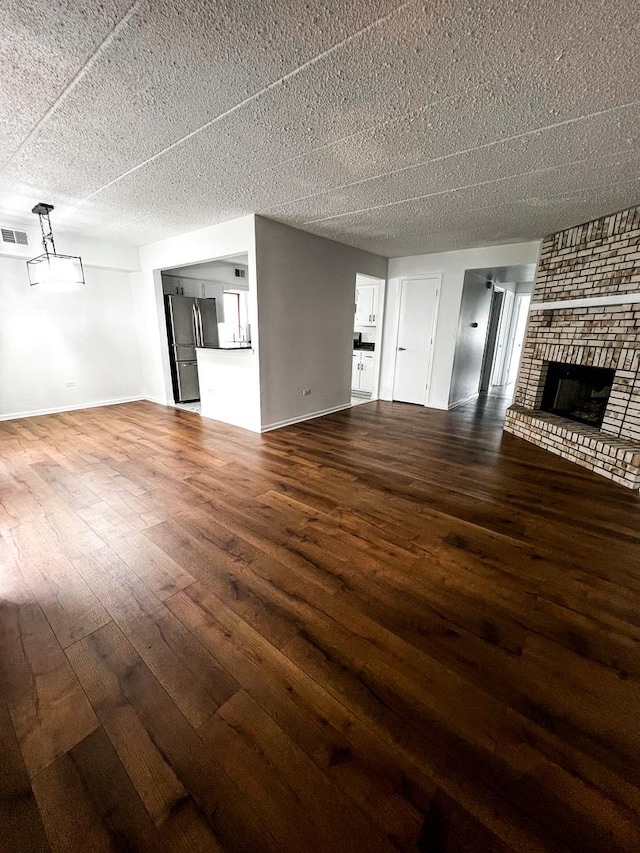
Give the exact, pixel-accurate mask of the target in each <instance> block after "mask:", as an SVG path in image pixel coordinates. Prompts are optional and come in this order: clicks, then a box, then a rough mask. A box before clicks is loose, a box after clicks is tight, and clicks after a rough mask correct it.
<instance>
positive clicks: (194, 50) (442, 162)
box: [0, 0, 640, 257]
mask: <svg viewBox="0 0 640 853" xmlns="http://www.w3.org/2000/svg"><path fill="white" fill-rule="evenodd" d="M638 22H639V19H638V8H637V0H615V2H608V3H605V4H604V5H603V2H602V0H535V2H532V1H531V0H529V2H517V0H509V2H505V0H483V2H477V3H473V2H467V3H462V2H460V0H433V2H428V3H427V2H424V0H411V2H402V1H401V0H358V2H351V3H349V2H344V0H307V2H297V0H269V2H264V0H217V2H215V3H212V2H210V0H158V2H154V0H136V2H133V0H101V2H99V3H79V2H77V0H76V2H72V0H47V2H45V1H44V0H5V2H3V4H2V11H1V12H0V32H1V34H2V37H1V40H2V50H1V51H0V72H1V73H2V86H0V163H1V165H2V167H3V170H2V171H0V206H2V207H4V206H5V205H6V207H7V209H11V210H12V211H23V212H24V214H26V215H27V217H28V211H29V210H30V209H31V207H32V206H33V204H34V203H35V202H37V201H40V200H41V199H44V200H46V201H50V202H51V203H52V204H54V205H56V223H57V226H58V227H59V228H64V229H66V230H78V231H81V232H83V233H87V234H92V235H95V234H97V233H99V234H100V235H101V236H103V237H104V238H105V239H112V240H122V241H124V242H128V243H134V244H136V245H139V244H141V243H147V242H152V241H155V240H159V239H163V238H165V237H170V236H173V235H175V234H179V233H184V232H186V231H190V230H192V229H195V228H201V227H204V226H208V225H212V224H214V223H218V222H223V221H225V220H229V219H233V218H234V217H237V216H243V215H245V214H249V213H258V214H261V215H263V216H267V217H270V218H272V219H277V220H280V221H282V222H285V223H287V224H289V225H293V226H294V227H297V228H302V229H304V230H307V231H312V232H314V233H317V234H320V235H321V236H325V237H330V238H333V239H336V240H339V241H342V242H345V243H349V244H351V245H354V246H357V247H359V248H361V249H365V250H368V251H371V252H374V253H376V254H381V255H384V256H389V257H394V256H402V255H412V254H422V253H424V252H439V251H446V250H450V249H466V248H471V247H474V246H486V245H488V244H492V243H503V242H511V243H513V242H523V241H528V240H534V239H535V240H538V239H540V238H541V237H543V236H544V235H545V234H548V233H550V232H552V231H559V230H560V229H561V228H565V227H567V226H568V225H571V224H573V223H575V222H580V221H583V220H585V219H590V218H592V217H594V216H600V215H602V214H604V213H607V212H609V211H611V210H617V209H620V208H623V207H628V206H629V205H632V204H637V202H638V197H639V193H640V169H639V166H640V121H639V117H640V104H639V101H638V97H639V96H638V92H640V56H639V53H640V48H639V45H640V38H639V37H638ZM13 222H14V219H13V218H12V217H6V216H3V220H2V224H3V225H4V224H6V225H11V224H12V223H13ZM16 224H18V223H16Z"/></svg>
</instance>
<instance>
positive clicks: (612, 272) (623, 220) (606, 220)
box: [505, 207, 640, 489]
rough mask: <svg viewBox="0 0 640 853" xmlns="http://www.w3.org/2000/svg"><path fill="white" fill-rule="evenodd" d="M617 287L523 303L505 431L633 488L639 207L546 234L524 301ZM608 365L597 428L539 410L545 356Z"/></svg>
mask: <svg viewBox="0 0 640 853" xmlns="http://www.w3.org/2000/svg"><path fill="white" fill-rule="evenodd" d="M616 293H617V294H620V298H621V302H620V303H619V304H614V305H586V306H582V307H576V308H566V307H565V308H556V309H553V308H547V309H543V310H537V311H536V310H533V311H532V313H531V315H530V317H529V323H528V326H527V333H526V339H525V343H524V346H523V355H522V361H521V364H520V371H519V374H518V383H517V388H516V394H515V399H514V405H513V406H512V407H511V408H510V409H509V410H508V412H507V419H506V422H505V430H506V431H507V432H511V433H513V434H514V435H517V436H519V437H520V438H524V439H526V440H527V441H531V442H533V443H534V444H538V445H539V446H541V447H544V448H546V449H547V450H550V451H551V452H552V453H556V454H557V455H559V456H562V457H564V458H565V459H569V460H570V461H572V462H576V463H577V464H579V465H583V466H584V467H586V468H590V469H591V470H593V471H595V472H597V473H599V474H602V475H603V476H605V477H609V478H610V479H612V480H615V481H616V482H618V483H620V484H621V485H624V486H627V487H629V488H634V489H637V488H640V303H638V302H626V303H625V302H624V296H625V295H627V294H634V295H635V294H637V293H640V208H638V207H635V208H630V209H628V210H624V211H621V212H619V213H616V214H612V215H610V216H605V217H602V218H601V219H598V220H595V221H594V222H589V223H585V224H584V225H580V226H577V227H576V228H570V229H567V230H565V231H562V232H559V233H557V234H553V235H551V236H549V237H546V238H545V240H544V241H543V244H542V254H541V260H540V264H539V267H538V271H537V273H536V281H535V285H534V292H533V297H532V306H535V303H540V302H545V303H548V302H553V301H560V300H564V299H570V298H579V299H583V300H584V299H590V298H594V297H596V298H597V297H600V296H603V295H611V294H616ZM551 361H557V362H563V363H565V364H583V365H588V366H591V367H606V368H611V369H613V370H615V378H614V383H613V387H612V390H611V396H610V397H609V402H608V404H607V409H606V412H605V417H604V421H603V424H602V428H601V429H599V430H598V429H596V428H594V427H590V426H583V425H581V424H576V423H573V422H572V421H569V420H566V419H565V418H561V417H559V416H557V415H553V414H549V413H547V412H541V411H539V407H540V404H541V401H542V392H543V388H544V383H545V379H546V375H547V367H548V364H549V362H551Z"/></svg>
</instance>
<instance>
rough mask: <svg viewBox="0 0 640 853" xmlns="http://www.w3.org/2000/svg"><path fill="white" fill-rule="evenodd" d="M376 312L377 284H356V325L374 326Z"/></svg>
mask: <svg viewBox="0 0 640 853" xmlns="http://www.w3.org/2000/svg"><path fill="white" fill-rule="evenodd" d="M377 314H378V287H377V285H358V286H357V287H356V316H355V325H356V326H375V325H376V322H377Z"/></svg>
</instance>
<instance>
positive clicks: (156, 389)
mask: <svg viewBox="0 0 640 853" xmlns="http://www.w3.org/2000/svg"><path fill="white" fill-rule="evenodd" d="M254 222H255V217H254V216H243V217H241V218H239V219H233V220H231V221H229V222H223V223H221V224H219V225H211V226H209V227H207V228H201V229H199V230H197V231H190V232H188V233H186V234H180V235H178V236H177V237H171V238H168V239H166V240H160V241H159V242H157V243H150V244H148V245H146V246H142V247H141V248H140V268H141V272H140V274H139V275H134V276H133V279H134V302H135V310H136V321H137V326H138V335H139V340H140V350H141V353H142V380H143V393H144V395H145V396H146V397H148V398H149V399H151V400H155V401H156V402H159V403H164V404H170V403H172V402H173V392H172V389H171V371H170V367H169V350H168V342H167V331H166V325H165V319H164V304H163V299H162V280H161V271H162V270H163V269H175V268H177V267H186V266H189V265H191V264H196V263H204V262H207V261H211V260H215V259H217V258H224V257H225V256H228V255H239V254H242V253H246V254H247V257H248V277H249V283H250V284H249V316H250V322H251V328H252V337H253V339H254V341H255V342H256V344H257V340H256V338H257V337H258V331H257V329H258V325H257V300H256V294H255V286H252V282H253V283H255V281H256V273H255V225H254ZM252 365H253V369H254V370H255V371H256V377H257V376H258V373H257V371H258V359H257V358H255V359H254V360H253V362H252ZM252 387H255V388H259V385H258V383H257V382H256V383H253V384H252ZM256 393H259V391H257V392H256ZM255 403H256V406H259V401H258V400H256V401H255ZM221 419H222V418H221ZM241 426H246V427H247V429H256V428H259V425H257V424H255V423H253V422H252V423H251V424H249V423H247V424H241Z"/></svg>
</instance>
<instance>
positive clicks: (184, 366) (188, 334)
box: [165, 294, 218, 403]
mask: <svg viewBox="0 0 640 853" xmlns="http://www.w3.org/2000/svg"><path fill="white" fill-rule="evenodd" d="M165 311H166V315H167V332H168V336H169V355H170V359H171V377H172V379H173V396H174V400H175V401H176V403H187V402H192V401H194V400H199V399H200V387H199V385H198V363H197V361H196V347H217V346H218V316H217V313H216V300H215V299H196V298H195V297H193V296H172V295H169V294H168V295H167V296H165Z"/></svg>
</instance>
